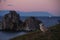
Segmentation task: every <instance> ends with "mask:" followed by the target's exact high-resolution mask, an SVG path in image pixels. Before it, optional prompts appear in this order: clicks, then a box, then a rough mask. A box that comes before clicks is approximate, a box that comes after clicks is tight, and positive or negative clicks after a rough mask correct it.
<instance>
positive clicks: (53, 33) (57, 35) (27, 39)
mask: <svg viewBox="0 0 60 40" xmlns="http://www.w3.org/2000/svg"><path fill="white" fill-rule="evenodd" d="M49 30H50V32H46V33H43V32H41V31H40V30H37V31H35V32H29V33H28V34H26V35H23V36H18V37H16V38H13V39H10V40H60V24H57V25H55V26H52V27H50V28H49Z"/></svg>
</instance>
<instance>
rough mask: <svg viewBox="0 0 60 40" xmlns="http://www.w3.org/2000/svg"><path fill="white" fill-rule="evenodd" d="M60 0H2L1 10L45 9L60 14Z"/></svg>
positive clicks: (26, 10)
mask: <svg viewBox="0 0 60 40" xmlns="http://www.w3.org/2000/svg"><path fill="white" fill-rule="evenodd" d="M59 2H60V0H2V1H1V2H0V10H18V11H23V12H31V11H43V12H49V13H51V14H52V15H55V16H60V9H59V8H60V7H59V6H60V4H59Z"/></svg>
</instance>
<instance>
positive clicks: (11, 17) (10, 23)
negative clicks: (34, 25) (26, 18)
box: [2, 11, 22, 30]
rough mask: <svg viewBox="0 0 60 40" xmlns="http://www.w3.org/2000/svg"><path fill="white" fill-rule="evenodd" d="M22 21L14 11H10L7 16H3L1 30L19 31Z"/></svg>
mask: <svg viewBox="0 0 60 40" xmlns="http://www.w3.org/2000/svg"><path fill="white" fill-rule="evenodd" d="M21 24H22V21H21V20H20V16H19V14H17V13H16V11H10V12H9V13H8V14H6V15H4V17H3V20H2V29H3V30H20V27H21Z"/></svg>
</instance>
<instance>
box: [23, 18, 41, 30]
mask: <svg viewBox="0 0 60 40" xmlns="http://www.w3.org/2000/svg"><path fill="white" fill-rule="evenodd" d="M40 23H41V21H39V20H38V19H35V17H30V18H28V19H26V20H25V22H24V24H23V26H24V29H25V30H27V31H34V30H37V29H39V24H40Z"/></svg>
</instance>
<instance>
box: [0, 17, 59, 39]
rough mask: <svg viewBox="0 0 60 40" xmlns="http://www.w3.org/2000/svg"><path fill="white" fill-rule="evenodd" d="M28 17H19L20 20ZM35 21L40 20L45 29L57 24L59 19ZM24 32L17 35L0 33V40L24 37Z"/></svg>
mask: <svg viewBox="0 0 60 40" xmlns="http://www.w3.org/2000/svg"><path fill="white" fill-rule="evenodd" d="M26 18H28V17H21V20H23V21H24V20H25V19H26ZM36 18H37V19H39V20H41V21H42V22H43V24H44V25H45V26H46V27H50V26H53V25H56V24H58V20H60V17H36ZM24 34H26V32H17V33H8V32H2V31H0V40H9V39H10V38H13V37H16V36H20V35H24Z"/></svg>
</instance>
